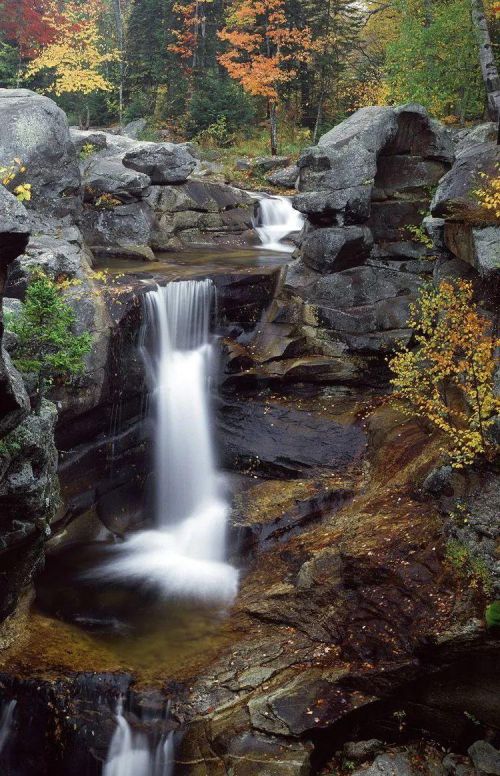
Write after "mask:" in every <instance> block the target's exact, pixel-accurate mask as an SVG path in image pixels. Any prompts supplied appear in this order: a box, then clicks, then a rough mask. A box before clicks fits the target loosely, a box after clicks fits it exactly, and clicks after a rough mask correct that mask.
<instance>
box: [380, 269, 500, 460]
mask: <svg viewBox="0 0 500 776" xmlns="http://www.w3.org/2000/svg"><path fill="white" fill-rule="evenodd" d="M408 325H409V326H410V327H412V328H413V329H414V331H415V342H416V347H415V348H414V349H412V350H410V349H409V348H407V347H403V348H402V349H401V350H400V351H399V352H398V353H397V354H396V355H395V356H394V357H393V358H392V359H391V360H390V364H389V365H390V368H391V370H392V372H393V373H394V377H393V379H392V380H391V382H392V385H393V387H394V389H395V394H394V395H395V397H397V398H399V399H403V400H404V401H405V402H406V403H407V404H408V405H409V412H411V413H413V414H417V415H418V416H420V417H423V418H426V419H427V420H429V421H430V422H431V423H432V424H433V425H434V426H435V427H436V428H438V429H439V430H440V431H442V432H443V434H445V435H446V436H447V437H448V441H449V449H448V453H449V455H450V459H451V462H452V465H453V466H455V467H456V468H461V467H463V466H466V465H470V464H471V463H473V461H474V460H475V458H476V457H477V456H479V455H485V456H487V457H488V458H489V457H491V456H492V455H493V454H494V452H495V450H494V445H493V443H492V441H491V440H490V439H489V437H488V429H489V428H490V427H491V426H492V425H493V423H494V419H495V415H496V414H498V413H499V412H500V400H499V399H498V398H496V396H495V393H494V385H493V380H494V373H495V368H496V361H495V349H496V348H498V347H499V345H500V341H498V340H495V339H494V338H493V337H492V335H491V334H490V332H489V330H490V325H489V322H488V320H487V319H486V318H484V317H483V316H482V315H480V313H479V312H478V311H477V308H476V307H475V305H474V303H473V289H472V285H471V283H469V282H466V281H462V280H461V281H458V283H457V284H456V285H454V284H452V283H451V282H449V281H442V282H441V284H440V285H439V288H437V289H436V288H428V289H425V290H423V291H422V293H421V295H420V298H419V300H418V302H417V303H416V304H415V305H412V308H411V315H410V319H409V321H408Z"/></svg>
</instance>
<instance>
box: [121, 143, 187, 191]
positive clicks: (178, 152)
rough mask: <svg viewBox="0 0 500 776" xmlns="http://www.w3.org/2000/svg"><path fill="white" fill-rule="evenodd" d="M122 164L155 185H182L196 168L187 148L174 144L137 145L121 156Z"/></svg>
mask: <svg viewBox="0 0 500 776" xmlns="http://www.w3.org/2000/svg"><path fill="white" fill-rule="evenodd" d="M123 164H124V165H125V167H130V168H131V169H132V170H137V172H142V173H144V174H145V175H148V176H149V177H150V178H151V182H152V183H154V184H157V185H167V184H172V183H184V181H186V180H187V179H188V177H189V175H190V174H191V173H192V172H193V170H194V168H195V167H196V159H194V157H193V156H191V154H190V153H189V151H188V150H187V148H186V147H185V146H182V145H175V144H174V143H137V144H136V146H134V148H132V149H131V150H130V151H127V152H126V153H125V155H124V156H123Z"/></svg>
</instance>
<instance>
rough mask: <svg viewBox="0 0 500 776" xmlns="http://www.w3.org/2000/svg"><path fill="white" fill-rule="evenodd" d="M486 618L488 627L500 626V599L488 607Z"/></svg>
mask: <svg viewBox="0 0 500 776" xmlns="http://www.w3.org/2000/svg"><path fill="white" fill-rule="evenodd" d="M485 619H486V624H487V625H488V628H499V627H500V601H493V603H491V604H490V605H489V606H487V607H486V612H485Z"/></svg>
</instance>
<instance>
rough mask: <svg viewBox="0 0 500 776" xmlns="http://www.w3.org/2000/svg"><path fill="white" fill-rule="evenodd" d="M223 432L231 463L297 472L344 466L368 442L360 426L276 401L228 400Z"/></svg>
mask: <svg viewBox="0 0 500 776" xmlns="http://www.w3.org/2000/svg"><path fill="white" fill-rule="evenodd" d="M218 435H219V440H220V445H221V452H222V456H223V460H224V463H225V464H226V465H231V466H236V467H237V468H240V467H243V468H248V467H250V468H251V469H253V468H255V469H256V470H261V469H262V470H264V471H266V472H269V473H274V474H276V475H277V476H283V475H285V476H297V475H300V474H301V473H304V472H307V471H308V470H311V469H316V468H319V467H329V468H331V469H334V470H335V469H342V468H344V467H346V466H347V465H348V464H349V463H351V462H353V461H355V460H356V459H357V458H358V457H359V456H360V455H361V453H362V451H363V449H364V445H365V440H364V434H363V432H362V431H361V429H359V428H357V427H356V426H342V425H340V424H339V423H335V422H334V421H331V420H327V419H326V418H322V417H321V416H319V415H313V414H311V413H308V412H301V411H300V410H296V409H293V408H291V407H290V408H289V407H284V406H279V405H276V404H268V405H266V404H263V403H261V402H257V401H253V400H251V401H245V402H238V401H230V400H226V401H224V403H223V405H222V406H221V408H220V410H219V412H218Z"/></svg>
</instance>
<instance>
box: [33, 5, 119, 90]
mask: <svg viewBox="0 0 500 776" xmlns="http://www.w3.org/2000/svg"><path fill="white" fill-rule="evenodd" d="M45 9H46V11H45V16H44V19H45V21H46V23H47V25H49V27H50V29H51V42H50V43H48V44H47V45H46V46H44V47H42V49H41V51H40V53H39V54H38V55H37V56H36V57H35V58H34V59H33V60H32V61H31V62H30V64H29V65H28V67H27V69H26V73H25V77H26V78H30V77H31V76H33V75H36V74H37V73H39V72H41V71H49V72H51V73H52V84H51V90H52V91H53V92H54V93H55V94H56V95H62V94H80V95H88V94H92V93H93V92H95V91H98V90H101V91H110V90H111V89H112V88H113V86H112V84H111V83H110V82H109V81H108V79H107V78H106V77H105V76H104V75H103V74H102V72H101V68H102V65H103V64H105V63H107V62H112V61H114V60H116V59H117V53H116V52H115V51H114V50H111V51H110V50H106V47H105V44H104V40H103V37H102V34H101V32H100V30H99V16H100V13H101V6H100V3H99V2H98V0H89V1H88V2H86V3H85V4H83V5H82V4H81V3H78V2H76V1H74V2H68V3H66V5H65V6H64V12H62V13H61V12H59V10H58V5H57V2H55V0H49V1H48V2H46V3H45Z"/></svg>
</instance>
